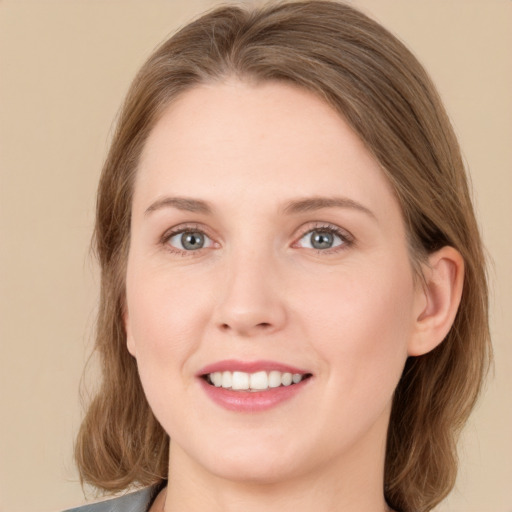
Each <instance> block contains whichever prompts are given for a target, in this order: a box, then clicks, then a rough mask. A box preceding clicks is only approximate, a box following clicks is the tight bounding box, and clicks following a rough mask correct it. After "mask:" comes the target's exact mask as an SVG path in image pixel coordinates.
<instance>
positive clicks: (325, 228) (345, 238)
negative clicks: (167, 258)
mask: <svg viewBox="0 0 512 512" xmlns="http://www.w3.org/2000/svg"><path fill="white" fill-rule="evenodd" d="M313 231H319V232H322V233H330V234H332V235H335V236H337V237H338V238H339V239H340V240H341V242H342V243H341V244H340V245H337V246H335V247H332V248H330V249H313V250H314V251H315V252H316V253H317V254H320V255H329V254H336V253H338V252H341V251H344V250H346V249H347V248H349V247H350V246H352V245H354V242H355V241H354V237H353V236H352V235H351V234H350V233H349V232H347V231H345V230H344V229H341V228H340V227H338V226H336V225H334V224H329V223H317V224H315V225H313V226H308V228H307V229H305V230H304V231H302V233H301V234H300V236H298V237H297V239H296V242H294V244H293V245H292V247H293V246H296V244H297V243H298V242H299V241H300V240H302V239H303V238H304V237H305V236H306V235H307V234H308V233H312V232H313ZM187 232H190V233H200V234H202V235H204V236H206V237H208V238H209V239H210V240H212V241H213V237H211V236H210V235H209V234H208V233H207V232H206V231H205V230H204V229H202V228H200V227H199V226H198V225H197V224H186V225H182V226H180V227H178V228H173V229H171V230H169V231H166V232H165V233H164V234H163V236H162V237H161V240H160V243H161V244H162V245H163V246H164V247H165V248H166V249H167V250H168V251H169V252H171V253H173V254H179V255H181V256H199V255H200V254H201V253H202V252H203V251H202V249H208V248H201V249H197V250H195V251H192V250H190V251H186V250H181V249H177V248H175V247H173V246H172V245H170V244H169V240H170V239H171V238H172V237H173V236H176V235H179V234H182V233H187ZM213 243H214V244H215V242H213Z"/></svg>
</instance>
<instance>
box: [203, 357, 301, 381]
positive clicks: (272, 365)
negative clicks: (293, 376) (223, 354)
mask: <svg viewBox="0 0 512 512" xmlns="http://www.w3.org/2000/svg"><path fill="white" fill-rule="evenodd" d="M272 370H274V371H278V372H282V373H285V372H289V373H299V374H301V375H303V374H306V373H311V372H308V371H307V370H303V369H301V368H297V367H295V366H292V365H289V364H285V363H280V362H277V361H265V360H258V361H238V360H236V359H226V360H224V361H217V362H215V363H212V364H209V365H207V366H205V367H204V368H201V370H199V371H198V372H197V374H196V375H197V377H201V376H203V375H208V374H209V373H214V372H236V371H238V372H246V373H256V372H261V371H268V372H270V371H272Z"/></svg>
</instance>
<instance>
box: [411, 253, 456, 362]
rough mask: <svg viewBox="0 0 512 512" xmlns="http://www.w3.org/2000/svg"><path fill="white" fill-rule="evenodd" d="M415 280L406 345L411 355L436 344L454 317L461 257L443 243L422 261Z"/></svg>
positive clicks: (445, 332) (449, 326)
mask: <svg viewBox="0 0 512 512" xmlns="http://www.w3.org/2000/svg"><path fill="white" fill-rule="evenodd" d="M422 271H423V278H424V280H423V282H422V283H419V284H418V296H417V299H418V300H417V301H416V304H415V325H414V334H413V336H412V337H411V339H410V342H409V345H408V354H409V355H410V356H420V355H423V354H426V353H427V352H430V351H431V350H433V349H434V348H435V347H437V346H438V345H439V344H440V343H441V342H442V341H443V340H444V338H445V337H446V335H447V334H448V332H449V331H450V328H451V326H452V324H453V321H454V320H455V315H456V314H457V310H458V308H459V304H460V299H461V297H462V286H463V282H464V260H463V259H462V256H461V254H460V253H459V251H457V250H456V249H454V248H453V247H449V246H446V247H443V248H442V249H440V250H439V251H436V252H435V253H433V254H431V255H430V256H429V258H428V263H425V264H424V265H422Z"/></svg>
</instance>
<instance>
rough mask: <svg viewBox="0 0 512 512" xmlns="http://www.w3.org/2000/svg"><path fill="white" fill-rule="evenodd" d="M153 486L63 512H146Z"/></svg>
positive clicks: (151, 496)
mask: <svg viewBox="0 0 512 512" xmlns="http://www.w3.org/2000/svg"><path fill="white" fill-rule="evenodd" d="M154 491H155V488H154V487H147V488H145V489H141V490H140V491H136V492H132V493H130V494H126V495H125V496H121V497H119V498H114V499H111V500H107V501H101V502H100V503H93V504H91V505H83V506H81V507H77V508H72V509H69V510H65V511H64V512H147V510H148V508H149V506H150V504H151V500H152V498H153V497H154V494H155V492H154Z"/></svg>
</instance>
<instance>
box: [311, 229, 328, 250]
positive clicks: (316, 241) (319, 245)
mask: <svg viewBox="0 0 512 512" xmlns="http://www.w3.org/2000/svg"><path fill="white" fill-rule="evenodd" d="M332 242H333V236H332V234H331V233H327V232H325V231H324V232H321V231H316V232H315V233H314V234H312V235H311V245H312V246H313V247H314V248H315V249H330V248H331V246H332Z"/></svg>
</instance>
